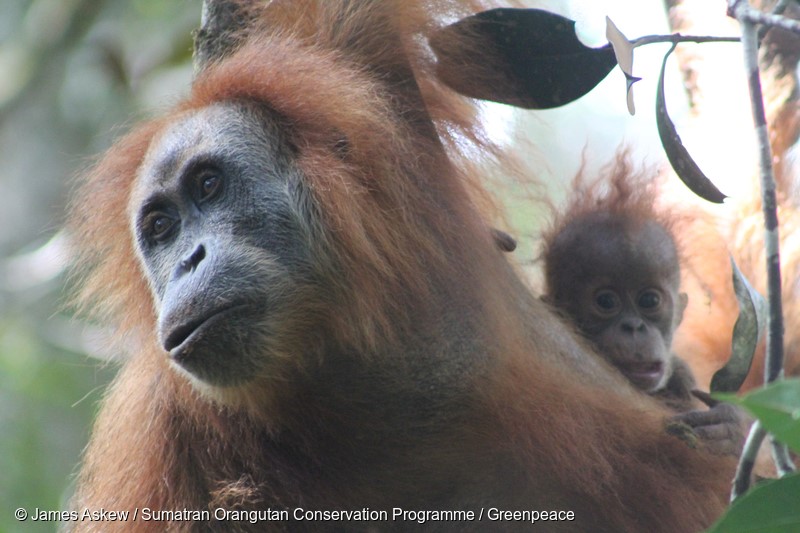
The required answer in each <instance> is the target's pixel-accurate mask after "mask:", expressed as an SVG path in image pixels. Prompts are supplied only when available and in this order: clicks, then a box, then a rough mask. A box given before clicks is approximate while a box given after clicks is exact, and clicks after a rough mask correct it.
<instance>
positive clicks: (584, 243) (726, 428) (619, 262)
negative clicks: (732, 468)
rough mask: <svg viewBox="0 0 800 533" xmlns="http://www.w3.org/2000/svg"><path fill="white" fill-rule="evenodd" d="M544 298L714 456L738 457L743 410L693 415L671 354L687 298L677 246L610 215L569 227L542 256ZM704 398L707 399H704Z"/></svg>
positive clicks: (714, 407) (685, 378)
mask: <svg viewBox="0 0 800 533" xmlns="http://www.w3.org/2000/svg"><path fill="white" fill-rule="evenodd" d="M546 268H547V274H548V289H549V294H548V298H549V299H550V301H551V302H552V303H553V304H554V305H556V306H557V307H558V308H560V309H561V310H562V311H564V312H565V313H566V314H567V315H568V316H569V317H570V318H571V319H572V320H573V321H574V322H575V323H576V324H577V326H578V328H579V329H580V330H581V332H582V333H583V334H584V335H585V336H586V337H587V338H588V339H589V340H590V341H591V342H592V343H594V345H595V346H596V348H597V351H598V353H599V354H600V355H602V356H603V357H605V358H606V359H608V361H609V362H610V363H612V364H613V365H614V366H615V367H617V368H618V369H619V370H620V372H622V373H623V374H624V375H625V377H627V378H628V380H629V381H630V382H631V383H632V384H633V385H634V386H636V387H637V388H639V389H641V390H642V391H643V392H646V393H648V394H651V395H653V396H654V397H656V398H658V399H659V400H660V401H662V403H664V404H665V405H666V406H668V407H670V408H671V409H673V410H675V411H677V412H679V413H680V414H678V415H677V416H675V417H674V420H675V421H677V422H680V423H682V424H685V425H687V426H689V427H690V428H692V430H693V431H694V432H695V433H696V434H697V436H699V437H700V438H701V439H703V440H704V441H705V442H706V443H707V444H708V446H709V448H710V449H712V450H713V451H714V452H716V453H719V454H730V455H738V454H739V453H740V452H741V449H742V445H743V444H744V434H745V431H746V428H747V425H748V421H747V418H746V416H745V415H744V414H743V413H742V411H741V410H740V409H738V408H736V407H734V406H731V405H727V404H718V403H716V402H714V403H708V402H707V401H706V400H707V399H704V398H701V399H703V400H704V401H706V403H708V405H709V406H711V409H708V410H705V409H697V407H699V405H698V404H697V402H696V400H695V398H694V396H693V394H694V391H693V389H694V387H695V382H694V377H693V376H692V373H691V371H690V370H689V368H688V366H687V365H686V363H685V362H684V361H683V360H681V359H679V358H678V357H676V356H675V355H674V354H673V353H672V351H671V345H672V337H673V333H674V331H675V329H676V328H677V327H678V325H679V324H680V322H681V319H682V318H683V312H684V309H685V308H686V304H687V296H686V294H684V293H681V292H679V286H680V265H679V260H678V254H677V251H676V248H675V243H674V241H673V240H672V237H671V236H670V234H669V233H668V232H667V231H666V230H665V229H664V228H663V227H662V226H661V225H660V224H658V223H656V222H654V221H651V220H648V221H646V222H644V223H635V222H633V221H631V220H630V219H628V218H626V217H624V216H620V215H615V214H611V213H607V212H598V213H592V214H590V215H588V216H586V217H584V218H581V219H577V220H573V221H572V222H570V223H569V224H567V225H566V226H565V227H564V229H563V230H562V231H561V232H560V233H559V234H558V235H557V236H556V238H555V239H554V241H553V243H552V246H551V249H550V250H549V252H548V256H547V265H546ZM706 396H707V395H706Z"/></svg>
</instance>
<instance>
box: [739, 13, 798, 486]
mask: <svg viewBox="0 0 800 533" xmlns="http://www.w3.org/2000/svg"><path fill="white" fill-rule="evenodd" d="M751 11H754V10H753V9H752V8H751V7H750V5H749V4H748V3H747V2H746V1H744V2H743V1H742V0H728V14H729V15H731V16H734V17H736V18H737V20H738V21H739V24H740V25H741V27H742V50H743V54H744V64H745V71H746V74H747V80H748V88H749V89H750V104H751V110H752V114H753V123H754V125H755V128H756V135H757V138H758V148H759V175H760V177H761V198H762V211H763V215H764V248H765V250H766V268H767V302H768V309H769V311H768V313H767V348H766V351H767V356H766V361H765V372H764V374H765V381H766V382H767V383H772V382H773V381H775V380H776V379H779V378H780V377H782V375H783V304H782V301H781V262H780V244H779V243H780V241H779V234H778V229H779V228H778V210H777V198H776V194H775V177H774V176H773V173H772V149H771V148H770V144H769V132H768V130H767V118H766V114H765V113H764V97H763V94H762V91H761V77H760V74H759V70H758V36H757V34H756V23H757V20H755V19H756V18H757V17H752V16H750V13H751ZM798 32H800V25H798ZM755 429H756V425H755V424H754V426H753V430H751V435H752V434H753V432H754V431H755ZM759 429H760V424H759ZM781 447H782V445H780V444H778V443H774V442H773V450H774V454H773V456H774V457H775V458H776V461H780V462H781V463H782V464H777V462H776V467H778V469H779V471H780V470H782V469H783V467H786V466H787V465H786V464H784V462H783V461H782V459H783V458H784V457H785V454H786V451H785V450H781V449H780V448H781ZM745 460H746V459H745V457H744V456H743V457H742V460H741V463H740V468H739V469H737V472H736V478H735V479H734V489H733V493H732V495H731V497H732V498H736V497H737V496H738V495H741V494H743V493H744V491H746V490H747V488H748V487H749V485H750V475H749V473H748V474H747V476H746V478H742V477H740V472H744V471H746V469H744V468H743V465H742V463H744V462H745ZM751 470H752V467H751Z"/></svg>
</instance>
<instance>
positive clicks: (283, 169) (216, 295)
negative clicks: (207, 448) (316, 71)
mask: <svg viewBox="0 0 800 533" xmlns="http://www.w3.org/2000/svg"><path fill="white" fill-rule="evenodd" d="M264 113H265V112H264V111H263V110H258V109H255V108H250V107H248V106H246V105H244V104H241V105H239V104H225V105H222V104H220V105H216V106H212V107H209V108H206V109H203V110H200V111H198V112H195V113H192V114H189V115H187V116H186V117H185V118H184V119H183V120H179V121H178V122H176V123H175V124H174V125H173V126H172V127H171V128H169V129H168V130H167V131H166V132H165V133H164V134H163V135H162V136H161V137H159V138H157V139H156V140H155V141H154V142H153V144H152V145H151V147H150V150H149V152H148V155H147V157H146V159H145V161H144V163H143V165H142V167H141V169H140V176H139V181H138V188H137V190H136V191H135V192H134V194H133V196H132V201H131V205H130V206H129V210H130V213H131V214H132V226H133V231H134V234H135V238H136V244H137V252H138V254H139V256H140V259H141V262H142V264H143V266H144V270H145V273H146V276H147V279H148V281H149V283H150V286H151V289H152V292H153V295H154V301H155V305H156V311H157V315H158V338H159V342H160V343H161V345H162V347H163V348H164V350H165V351H166V352H168V353H169V357H170V359H171V361H172V362H173V363H174V364H175V365H176V366H177V367H178V368H180V369H181V370H183V371H185V372H187V373H188V374H189V375H190V376H191V377H192V378H194V379H195V380H196V381H199V382H201V383H205V384H210V385H215V386H221V387H225V386H234V385H239V384H241V383H243V382H246V381H247V380H249V379H251V378H252V377H253V376H255V375H257V374H258V373H260V372H264V371H265V370H266V367H267V366H268V365H269V357H265V355H264V346H265V345H266V346H267V347H268V348H272V349H273V351H276V352H279V351H280V349H281V346H280V345H279V342H280V340H279V338H280V335H278V334H276V333H275V332H277V331H280V330H281V328H284V327H286V324H287V322H290V321H291V320H292V317H291V316H289V315H288V314H287V313H288V312H286V311H285V309H287V308H289V307H290V306H288V305H287V304H288V302H289V300H290V299H291V295H292V294H296V293H297V291H299V290H303V288H304V287H308V286H310V285H311V278H312V275H311V267H310V265H309V261H308V257H309V250H308V248H307V246H306V243H307V242H308V241H309V239H308V236H307V234H306V231H305V228H304V226H303V224H302V220H303V218H302V216H301V214H300V211H301V209H300V207H299V205H300V204H301V200H300V198H299V196H300V193H299V191H298V187H299V185H298V184H299V180H298V179H297V173H296V171H295V169H294V168H293V166H292V159H291V153H292V152H291V149H290V147H289V146H288V145H287V143H286V141H285V140H283V139H282V137H281V136H280V135H279V134H278V130H277V128H275V129H270V126H269V125H270V124H273V123H274V122H270V121H269V120H265V118H264ZM251 347H255V348H251ZM268 353H269V350H268Z"/></svg>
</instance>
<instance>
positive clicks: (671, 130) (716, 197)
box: [656, 43, 726, 204]
mask: <svg viewBox="0 0 800 533" xmlns="http://www.w3.org/2000/svg"><path fill="white" fill-rule="evenodd" d="M676 46H677V43H672V48H670V49H669V52H667V53H666V55H665V56H664V62H663V63H662V64H661V74H660V75H659V76H658V89H657V92H656V126H657V127H658V136H659V137H660V138H661V144H662V146H663V147H664V152H666V154H667V159H668V160H669V163H670V165H672V168H673V169H674V170H675V173H676V174H677V175H678V177H679V178H680V179H681V181H683V183H685V184H686V186H687V187H689V189H690V190H691V191H692V192H694V193H695V194H696V195H697V196H699V197H700V198H703V199H705V200H708V201H709V202H714V203H717V204H721V203H722V201H723V200H724V199H725V198H726V196H725V195H724V194H722V193H721V192H720V191H719V189H717V187H716V186H715V185H714V184H713V183H711V180H709V179H708V178H707V177H706V176H705V174H703V171H701V170H700V167H698V166H697V163H695V162H694V159H692V156H690V155H689V152H688V151H687V150H686V148H685V147H684V146H683V143H682V142H681V138H680V136H679V135H678V132H677V130H676V129H675V124H673V123H672V119H670V118H669V114H667V103H666V100H665V99H664V70H665V69H666V66H667V58H668V57H669V55H670V54H671V53H672V51H673V50H675V47H676Z"/></svg>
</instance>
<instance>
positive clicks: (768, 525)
mask: <svg viewBox="0 0 800 533" xmlns="http://www.w3.org/2000/svg"><path fill="white" fill-rule="evenodd" d="M798 500H800V474H792V475H790V476H786V477H784V478H781V479H776V480H770V481H765V482H763V483H762V484H760V485H758V486H756V487H755V488H754V489H753V490H751V491H750V492H748V493H747V494H745V495H744V496H742V497H741V498H739V499H738V500H736V501H735V502H734V503H733V505H731V507H730V509H728V512H727V513H725V515H724V516H723V517H722V518H721V519H720V520H719V521H718V522H717V523H716V524H714V525H713V526H712V527H711V529H709V530H708V533H796V532H798V531H800V505H798Z"/></svg>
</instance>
